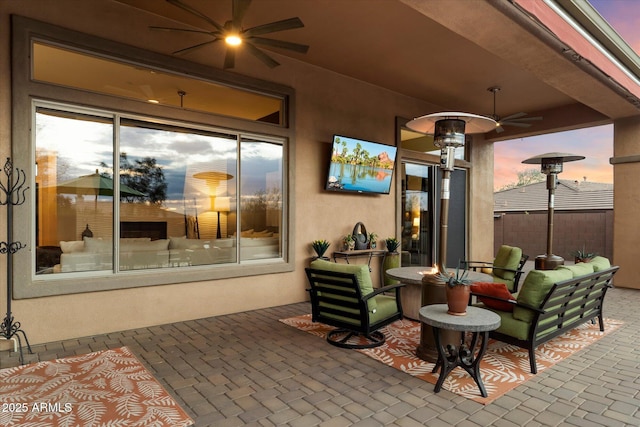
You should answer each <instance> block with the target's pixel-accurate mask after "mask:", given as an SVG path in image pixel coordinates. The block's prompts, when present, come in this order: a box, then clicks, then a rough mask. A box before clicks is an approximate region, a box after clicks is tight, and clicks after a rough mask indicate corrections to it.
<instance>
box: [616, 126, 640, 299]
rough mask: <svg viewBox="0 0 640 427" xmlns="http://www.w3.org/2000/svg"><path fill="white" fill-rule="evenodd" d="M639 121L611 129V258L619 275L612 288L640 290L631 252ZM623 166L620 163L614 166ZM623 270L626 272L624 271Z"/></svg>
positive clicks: (639, 200) (639, 165) (639, 203)
mask: <svg viewBox="0 0 640 427" xmlns="http://www.w3.org/2000/svg"><path fill="white" fill-rule="evenodd" d="M639 135H640V118H629V119H623V120H618V121H616V122H614V127H613V137H614V145H613V155H614V167H613V183H614V186H615V192H614V194H613V205H614V220H613V229H614V234H613V236H614V237H613V256H614V260H615V262H616V264H618V265H620V267H621V268H620V271H619V272H618V273H616V278H615V284H616V286H623V287H628V288H635V289H640V281H639V280H638V275H637V273H636V269H635V268H633V266H635V262H636V256H635V251H636V249H637V248H638V239H639V238H640V236H639V235H638V234H639V233H640V227H638V212H640V186H638V175H639V174H640V137H639ZM615 162H623V163H615ZM625 266H627V268H624V267H625Z"/></svg>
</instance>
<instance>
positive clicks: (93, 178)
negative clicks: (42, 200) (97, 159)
mask: <svg viewBox="0 0 640 427" xmlns="http://www.w3.org/2000/svg"><path fill="white" fill-rule="evenodd" d="M56 188H57V192H58V193H61V194H78V195H95V197H96V203H97V201H98V196H113V179H111V178H109V177H107V176H103V175H100V174H99V173H98V170H97V169H96V172H95V173H92V174H90V175H83V176H80V177H78V178H74V179H70V180H68V181H65V182H62V183H60V184H58V185H57V186H56ZM144 196H145V194H144V193H141V192H140V191H138V190H134V189H133V188H131V187H129V186H128V185H125V184H120V197H144Z"/></svg>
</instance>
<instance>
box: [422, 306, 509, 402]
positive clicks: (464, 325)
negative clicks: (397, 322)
mask: <svg viewBox="0 0 640 427" xmlns="http://www.w3.org/2000/svg"><path fill="white" fill-rule="evenodd" d="M447 310H448V307H447V304H433V305H428V306H425V307H422V308H421V309H420V320H421V321H422V322H424V323H425V324H427V325H430V326H431V327H432V328H433V334H434V337H435V341H436V348H437V350H438V360H437V361H436V365H435V366H434V367H433V371H432V372H436V371H437V370H438V368H439V369H440V376H439V377H438V382H436V387H435V389H434V392H436V393H438V392H439V391H440V389H441V388H442V384H443V383H444V380H445V378H446V377H447V375H449V374H450V373H451V371H453V370H454V369H455V368H456V367H457V366H460V367H462V368H464V370H465V371H467V372H468V373H469V375H471V377H472V378H473V379H474V381H475V382H476V384H477V385H478V388H479V389H480V394H481V395H482V397H487V390H486V389H485V387H484V384H483V383H482V378H481V377H480V361H481V360H482V356H484V352H485V351H486V349H487V343H488V342H489V332H490V331H493V330H495V329H497V328H499V327H500V316H498V315H497V314H495V313H494V312H492V311H489V310H485V309H483V308H479V307H473V306H469V307H467V314H466V316H453V315H451V314H447ZM443 329H445V330H453V331H460V332H462V334H461V338H460V342H459V344H457V345H456V344H452V343H449V344H447V345H446V348H445V346H444V345H443V344H442V343H441V337H440V334H441V333H442V332H441V331H442V330H443ZM469 333H470V339H468V338H469V337H468V335H469ZM479 340H480V341H482V343H480V342H479Z"/></svg>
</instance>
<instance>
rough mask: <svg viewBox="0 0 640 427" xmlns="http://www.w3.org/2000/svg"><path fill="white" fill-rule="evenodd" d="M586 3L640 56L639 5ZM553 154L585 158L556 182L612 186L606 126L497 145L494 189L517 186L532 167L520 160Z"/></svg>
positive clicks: (623, 0)
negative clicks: (603, 183)
mask: <svg viewBox="0 0 640 427" xmlns="http://www.w3.org/2000/svg"><path fill="white" fill-rule="evenodd" d="M589 2H590V3H591V5H592V6H593V7H594V8H595V9H596V10H597V11H598V12H599V13H600V15H602V17H603V18H604V19H605V20H607V22H609V24H610V25H611V26H612V27H613V28H614V29H615V30H616V31H617V32H618V34H619V35H620V36H621V37H622V38H623V39H624V40H625V41H626V42H627V44H628V45H629V46H631V47H632V48H633V49H634V50H635V51H636V52H640V30H639V28H640V1H637V0H590V1H589ZM556 151H557V152H563V153H572V154H578V155H582V156H585V159H584V160H581V161H576V162H572V163H568V164H566V165H564V171H563V172H562V174H560V175H559V178H560V179H572V180H583V179H584V177H586V179H587V180H588V181H591V182H607V183H612V182H613V166H611V165H610V164H609V158H610V157H612V156H613V125H606V126H598V127H594V128H588V129H580V130H575V131H569V132H561V133H555V134H548V135H540V136H535V137H528V138H519V139H515V140H509V141H501V142H497V143H496V144H495V154H494V156H495V157H494V159H495V166H494V181H493V187H494V189H495V190H498V189H500V188H501V187H503V186H505V185H507V184H510V183H515V182H517V180H518V171H522V170H526V169H531V168H532V166H534V165H525V164H522V161H523V160H525V159H528V158H529V157H533V156H536V155H538V154H543V153H549V152H556Z"/></svg>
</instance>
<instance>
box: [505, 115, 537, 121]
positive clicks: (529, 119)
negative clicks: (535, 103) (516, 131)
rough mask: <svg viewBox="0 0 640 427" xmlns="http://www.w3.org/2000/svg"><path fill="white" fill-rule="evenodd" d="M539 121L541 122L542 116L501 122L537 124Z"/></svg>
mask: <svg viewBox="0 0 640 427" xmlns="http://www.w3.org/2000/svg"><path fill="white" fill-rule="evenodd" d="M539 120H542V116H537V117H522V118H520V119H509V120H503V122H537V121H539Z"/></svg>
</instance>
